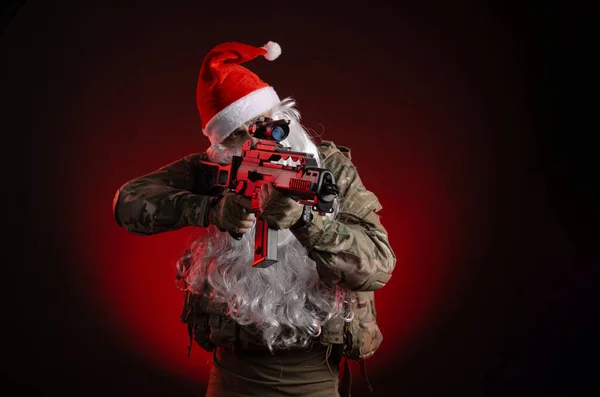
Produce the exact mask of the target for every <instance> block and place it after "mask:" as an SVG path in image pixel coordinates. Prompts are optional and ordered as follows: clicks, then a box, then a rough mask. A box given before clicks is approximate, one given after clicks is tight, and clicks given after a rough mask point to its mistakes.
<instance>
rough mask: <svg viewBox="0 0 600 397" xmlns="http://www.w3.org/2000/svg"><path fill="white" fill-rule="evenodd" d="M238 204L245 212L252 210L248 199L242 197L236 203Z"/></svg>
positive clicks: (250, 201)
mask: <svg viewBox="0 0 600 397" xmlns="http://www.w3.org/2000/svg"><path fill="white" fill-rule="evenodd" d="M238 204H239V205H241V206H242V207H244V208H245V209H247V210H251V209H252V200H250V199H249V198H248V197H242V198H241V199H240V200H239V201H238Z"/></svg>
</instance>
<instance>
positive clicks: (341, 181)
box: [291, 141, 396, 291]
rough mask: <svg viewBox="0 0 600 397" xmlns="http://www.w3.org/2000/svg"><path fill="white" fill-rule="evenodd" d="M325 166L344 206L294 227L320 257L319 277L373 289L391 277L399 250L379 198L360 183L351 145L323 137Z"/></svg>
mask: <svg viewBox="0 0 600 397" xmlns="http://www.w3.org/2000/svg"><path fill="white" fill-rule="evenodd" d="M319 150H320V152H321V153H322V155H323V157H324V167H325V168H327V169H329V170H330V171H331V172H332V173H333V175H334V176H335V178H336V183H337V185H338V186H339V199H340V207H339V212H338V215H337V216H336V217H335V219H332V218H330V217H327V216H319V215H317V214H315V216H314V218H313V221H312V222H310V223H309V224H307V225H306V226H304V227H302V228H298V229H293V230H291V231H292V233H293V234H294V235H295V236H296V238H297V239H298V240H299V241H300V242H301V243H302V245H303V246H304V247H306V250H307V252H308V255H309V257H310V258H311V259H313V260H314V261H315V262H316V263H317V270H318V272H319V276H320V277H321V280H323V281H324V282H325V283H327V284H330V285H341V286H343V287H345V288H347V289H349V290H352V291H373V290H377V289H379V288H382V287H383V286H384V285H385V284H386V283H387V282H388V280H389V279H390V277H391V275H392V271H393V270H394V267H395V265H396V256H395V254H394V251H393V250H392V247H391V246H390V243H389V241H388V235H387V231H386V230H385V228H384V227H383V225H382V224H381V221H380V219H379V215H377V213H376V212H377V211H379V210H381V208H382V207H381V204H380V203H379V200H378V199H377V197H376V196H375V194H373V193H372V192H370V191H369V190H367V189H366V188H365V186H364V184H363V183H362V181H361V179H360V177H359V175H358V172H357V171H356V168H355V167H354V165H353V164H352V161H351V155H350V150H349V149H347V148H345V147H343V146H339V147H338V146H336V145H335V144H334V143H333V142H330V141H323V142H322V143H321V144H320V145H319Z"/></svg>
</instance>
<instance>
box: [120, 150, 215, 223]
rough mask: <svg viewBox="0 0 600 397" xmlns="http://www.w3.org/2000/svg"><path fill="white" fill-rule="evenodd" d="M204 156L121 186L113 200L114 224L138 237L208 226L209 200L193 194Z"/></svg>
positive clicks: (188, 157) (187, 157)
mask: <svg viewBox="0 0 600 397" xmlns="http://www.w3.org/2000/svg"><path fill="white" fill-rule="evenodd" d="M204 157H205V155H204V154H191V155H189V156H186V157H184V158H182V159H180V160H177V161H175V162H173V163H171V164H169V165H166V166H164V167H161V168H160V169H158V170H156V171H154V172H151V173H149V174H146V175H143V176H140V177H138V178H135V179H132V180H130V181H129V182H127V183H125V184H124V185H123V186H121V187H120V188H119V189H118V190H117V192H116V194H115V197H114V199H113V214H114V216H115V219H116V221H117V223H118V224H119V225H120V226H122V227H123V228H125V229H126V230H127V231H129V232H131V233H134V234H139V235H152V234H156V233H161V232H166V231H169V230H176V229H179V228H182V227H184V226H200V227H207V226H208V220H207V215H208V211H207V209H208V207H209V205H210V203H211V202H212V200H214V198H213V197H210V196H204V195H199V194H194V191H195V189H196V186H195V185H196V183H197V182H196V181H197V178H196V176H197V175H196V174H197V172H198V167H199V165H200V163H199V161H200V160H204V159H205V158H204Z"/></svg>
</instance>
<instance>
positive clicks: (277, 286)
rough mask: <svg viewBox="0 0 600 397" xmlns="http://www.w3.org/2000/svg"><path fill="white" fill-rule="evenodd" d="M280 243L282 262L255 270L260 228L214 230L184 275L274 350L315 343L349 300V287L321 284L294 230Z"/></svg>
mask: <svg viewBox="0 0 600 397" xmlns="http://www.w3.org/2000/svg"><path fill="white" fill-rule="evenodd" d="M290 129H291V132H290V135H292V134H296V136H302V137H303V139H307V140H308V141H310V138H309V136H308V134H307V133H306V132H305V131H304V129H303V128H302V127H301V126H300V124H299V123H294V122H292V123H291V124H290ZM302 134H303V135H302ZM310 142H312V141H310ZM296 146H297V145H294V147H293V149H295V150H301V151H306V148H305V147H302V148H296ZM304 146H305V145H304ZM313 146H314V145H313ZM314 151H315V153H316V147H315V148H314ZM208 154H209V157H210V160H211V161H213V162H219V163H221V164H226V163H229V162H230V161H231V156H232V155H239V154H240V152H239V150H233V151H232V150H227V149H225V148H223V147H221V145H215V146H213V147H211V148H210V149H209V150H208ZM316 155H318V153H316ZM278 240H279V241H278V246H277V256H278V262H277V263H275V264H273V265H271V266H270V267H267V268H254V267H253V266H252V262H253V260H254V254H253V251H254V227H253V228H252V229H251V230H250V232H248V233H246V234H245V235H243V237H242V239H241V240H235V239H233V238H232V237H231V236H230V235H229V234H228V233H227V232H221V231H219V230H218V229H217V228H216V227H215V226H210V227H209V228H208V230H207V232H206V234H204V235H203V236H202V237H200V238H198V239H197V240H196V241H194V242H193V243H192V246H191V248H190V255H189V257H188V258H185V259H186V260H187V261H189V263H190V264H189V267H188V268H187V270H186V271H184V273H183V274H182V276H183V280H184V281H185V282H186V284H187V285H188V288H189V289H190V290H191V291H192V292H194V293H197V294H204V295H205V296H209V297H210V299H212V300H213V302H215V303H224V304H226V305H227V307H228V312H227V315H229V316H231V317H232V318H234V319H235V320H236V321H237V322H238V323H239V324H240V325H250V324H251V325H254V326H256V327H257V328H258V329H259V330H260V331H261V332H262V335H263V339H264V342H265V344H266V345H267V346H268V347H269V348H270V349H273V348H289V347H290V346H297V345H307V344H308V343H310V341H311V339H312V338H314V337H317V336H319V335H320V333H321V327H322V325H323V324H324V323H325V322H326V321H328V320H329V319H330V318H332V317H333V316H340V315H342V313H343V309H344V305H343V302H344V300H345V298H346V294H345V290H344V289H343V288H338V287H328V286H326V285H325V284H323V283H322V282H321V280H320V277H319V274H318V272H317V267H316V264H315V262H314V261H313V260H311V259H310V258H309V257H308V256H307V253H306V249H305V248H304V247H303V246H302V245H301V244H300V242H299V241H298V240H297V239H296V238H295V237H294V235H293V234H292V233H291V232H290V231H289V230H287V229H285V230H280V231H279V232H278ZM180 270H181V269H180Z"/></svg>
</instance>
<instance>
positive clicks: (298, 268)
mask: <svg viewBox="0 0 600 397" xmlns="http://www.w3.org/2000/svg"><path fill="white" fill-rule="evenodd" d="M280 53H281V48H280V47H279V45H278V44H276V43H273V42H269V43H267V44H266V45H265V46H264V47H260V48H258V47H254V46H250V45H245V44H242V43H235V42H230V43H223V44H221V45H218V46H217V47H215V48H213V49H212V50H211V51H210V52H209V54H208V55H207V56H206V58H205V59H204V62H203V64H202V67H201V69H200V74H199V79H198V86H197V105H198V110H199V113H200V117H201V120H202V131H203V133H204V135H206V136H207V137H208V139H209V140H210V143H211V146H210V148H209V149H208V150H207V152H206V153H201V154H191V155H189V156H186V157H184V158H182V159H180V160H177V161H175V162H173V163H172V164H169V165H167V166H165V167H162V168H160V169H158V170H156V171H154V172H151V173H149V174H147V175H143V176H140V177H138V178H135V179H133V180H131V181H129V182H127V183H125V184H124V185H123V186H122V187H121V188H120V189H119V190H118V191H117V194H116V195H115V199H114V202H113V211H114V214H115V217H116V220H117V222H118V223H119V225H121V226H122V227H124V228H125V229H126V230H128V231H129V232H132V233H135V234H140V235H150V234H155V233H160V232H165V231H169V230H175V229H179V228H182V227H185V226H195V227H200V228H206V233H205V234H204V235H202V236H201V237H200V238H198V239H197V240H196V241H195V242H194V243H193V244H192V245H191V247H190V248H189V249H188V250H187V251H186V253H185V255H184V256H183V257H182V258H181V260H180V261H179V263H178V273H179V278H180V279H181V280H182V281H183V286H184V288H185V289H186V291H187V295H186V299H188V301H186V305H185V307H184V313H183V315H182V319H183V320H184V321H186V322H188V323H189V326H190V332H191V336H192V337H193V338H194V339H195V340H196V342H197V343H198V344H199V345H200V346H202V347H203V348H204V349H206V350H208V351H213V366H212V369H211V373H210V377H209V384H208V391H207V396H250V395H252V396H254V395H256V396H259V395H260V396H280V395H297V396H315V397H320V396H323V397H333V396H338V395H339V389H340V386H339V385H338V368H339V363H340V360H341V358H342V356H346V357H349V358H351V359H364V358H366V357H369V356H370V355H372V354H373V353H374V352H375V350H376V349H377V348H378V346H379V344H380V343H381V340H382V337H381V334H380V332H379V328H378V327H377V324H376V321H375V307H374V300H373V292H372V291H374V290H377V289H379V288H381V287H383V286H384V285H385V284H386V283H387V281H388V280H389V278H390V277H391V273H392V271H393V269H394V266H395V263H396V257H395V254H394V252H393V250H392V248H391V247H390V244H389V242H388V237H387V233H386V231H385V229H384V227H383V226H382V225H381V223H380V220H379V216H378V215H377V213H376V212H377V211H379V210H380V209H381V205H380V204H379V201H378V200H377V197H376V196H375V195H374V194H373V193H372V192H370V191H368V190H367V189H366V188H365V187H364V185H363V183H362V181H361V179H360V177H359V176H358V173H357V172H356V168H355V167H354V165H353V164H352V162H351V158H350V151H349V150H348V149H347V148H344V147H341V146H336V145H335V144H333V143H332V142H321V143H320V144H319V145H316V144H315V143H314V142H313V140H312V139H311V137H310V136H309V135H308V134H307V132H306V131H305V130H304V128H303V127H302V125H301V124H300V114H299V112H298V111H297V110H296V109H295V107H294V106H295V103H294V101H293V100H291V99H290V98H288V99H285V100H283V101H282V100H280V99H279V97H278V95H277V93H276V92H275V90H274V89H273V87H271V86H270V85H268V84H266V83H265V82H263V81H262V80H261V79H260V78H259V77H258V76H257V75H255V74H254V73H252V72H251V71H249V70H248V69H246V68H244V67H243V66H241V64H242V63H244V62H247V61H249V60H251V59H254V58H256V57H257V56H260V55H263V56H264V57H265V58H267V59H268V60H274V59H276V58H277V57H278V56H279V55H280ZM264 118H271V119H286V120H288V121H289V122H290V124H289V127H290V133H289V135H288V137H287V138H286V139H285V140H284V141H282V144H284V145H287V146H288V147H291V148H292V150H294V151H302V152H306V153H312V154H313V155H314V156H315V158H316V159H317V161H318V165H319V166H320V167H325V168H327V169H329V170H330V171H331V172H332V173H333V174H334V176H335V178H336V183H337V185H338V186H339V196H338V198H337V199H336V200H337V201H336V203H335V206H334V207H335V211H334V213H333V214H329V215H319V214H318V213H312V214H310V217H308V218H307V217H305V216H303V205H302V204H300V203H298V202H296V201H294V200H293V199H291V198H289V197H287V196H285V195H284V194H282V193H281V192H279V191H278V190H277V189H276V188H274V187H273V186H272V185H265V186H263V188H262V190H261V193H260V212H259V213H260V216H261V219H264V220H265V221H266V222H267V223H268V225H269V227H271V228H273V229H277V230H278V234H279V239H278V240H279V243H278V253H277V255H278V259H279V261H278V262H277V263H276V264H274V265H272V266H270V267H266V268H255V267H252V265H251V264H252V260H253V248H254V227H255V221H256V216H255V214H253V213H252V212H250V211H249V210H248V204H247V203H246V202H245V201H244V199H243V198H242V197H241V196H239V195H238V194H236V193H234V192H230V191H223V189H222V188H218V187H216V188H215V187H214V186H211V185H210V184H209V183H207V181H208V180H210V175H209V172H208V170H207V169H206V168H207V167H205V166H204V165H203V164H202V163H201V161H210V162H216V163H221V164H228V163H230V162H231V159H232V156H234V155H239V154H240V153H241V146H242V144H243V143H244V142H245V141H247V140H249V139H251V140H253V143H254V142H255V138H253V137H252V136H251V135H250V134H249V132H248V126H249V125H250V124H251V123H253V122H255V121H257V120H261V119H264ZM229 232H231V233H241V234H242V238H241V239H239V240H237V239H234V238H232V237H231V235H230V233H229ZM346 369H348V367H346ZM343 389H344V390H343V392H344V393H346V394H347V393H348V389H347V385H346V386H344V387H343Z"/></svg>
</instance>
